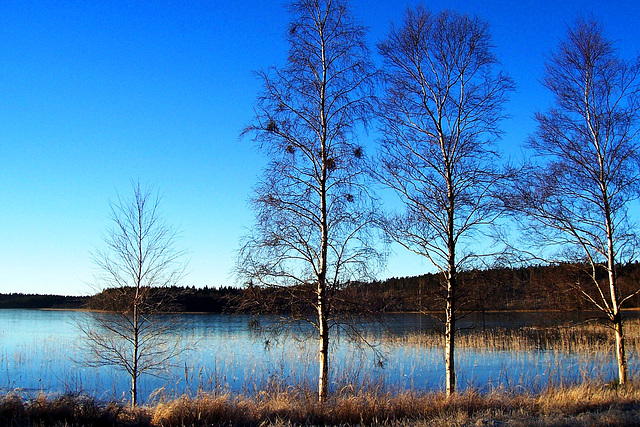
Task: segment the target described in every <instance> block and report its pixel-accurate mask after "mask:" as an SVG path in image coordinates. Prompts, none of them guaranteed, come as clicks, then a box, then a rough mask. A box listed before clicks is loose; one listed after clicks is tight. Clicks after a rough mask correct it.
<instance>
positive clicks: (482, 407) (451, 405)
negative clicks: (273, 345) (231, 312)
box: [0, 384, 640, 427]
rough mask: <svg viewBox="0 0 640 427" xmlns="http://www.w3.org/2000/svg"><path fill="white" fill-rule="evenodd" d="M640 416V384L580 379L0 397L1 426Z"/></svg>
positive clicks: (610, 422) (561, 421)
mask: <svg viewBox="0 0 640 427" xmlns="http://www.w3.org/2000/svg"><path fill="white" fill-rule="evenodd" d="M638 420H640V386H639V385H638V384H631V385H629V386H625V387H611V386H607V385H596V384H582V385H579V386H575V387H570V388H552V389H548V390H546V391H544V392H543V393H541V394H538V395H534V394H526V393H519V394H516V393H510V392H507V391H503V390H502V391H501V390H495V391H493V392H491V393H489V394H480V393H478V392H477V391H474V390H471V391H466V392H464V393H461V394H459V395H456V396H454V397H452V398H449V399H447V398H446V397H445V396H444V395H443V394H441V393H418V392H398V393H377V392H375V391H358V392H355V393H354V392H353V391H352V390H348V391H344V392H339V393H336V394H335V395H333V396H332V397H331V399H330V401H329V402H328V403H327V404H326V405H320V404H318V403H317V402H316V401H315V399H314V395H313V393H308V392H305V391H302V390H296V389H290V390H281V391H277V392H273V393H258V394H257V395H254V396H246V395H234V394H230V393H221V394H201V395H199V396H195V397H188V396H183V397H181V398H179V399H176V400H173V401H169V402H165V403H159V404H157V405H155V406H152V407H144V408H141V409H138V410H135V411H132V410H131V409H129V408H127V407H124V406H122V405H117V404H113V403H112V404H105V405H101V404H98V403H96V402H95V401H93V400H91V399H87V398H84V397H81V396H60V397H53V398H46V397H44V396H38V397H37V398H36V399H34V400H32V401H23V400H22V399H21V398H20V397H18V396H16V395H13V394H9V395H7V396H5V397H4V399H1V400H0V425H3V426H70V427H72V426H89V425H93V426H145V427H146V426H158V427H160V426H162V427H170V426H180V427H183V426H297V425H322V426H328V425H331V426H351V425H354V426H355V425H358V426H397V427H405V426H472V425H482V426H497V425H509V426H559V425H569V426H581V425H594V426H599V425H602V426H605V425H606V426H627V425H628V426H631V425H638Z"/></svg>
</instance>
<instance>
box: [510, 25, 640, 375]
mask: <svg viewBox="0 0 640 427" xmlns="http://www.w3.org/2000/svg"><path fill="white" fill-rule="evenodd" d="M639 77H640V58H637V59H635V60H634V61H632V62H627V61H624V60H622V59H620V58H618V57H617V56H616V50H615V47H614V44H613V43H612V42H611V41H609V40H607V39H606V38H605V37H604V35H603V31H602V28H601V27H600V25H599V24H598V23H596V22H593V21H583V20H579V21H578V22H577V23H576V25H575V26H574V27H572V28H571V29H569V31H568V33H567V37H566V39H565V40H564V41H563V42H562V43H561V44H560V46H559V48H558V49H557V51H555V52H554V53H553V54H552V55H551V57H550V60H549V62H548V63H547V66H546V72H545V77H544V80H543V83H544V85H545V86H546V87H547V88H548V89H549V90H550V91H551V92H552V93H553V95H554V96H555V106H554V108H552V109H550V110H549V111H548V112H547V113H538V114H537V115H536V119H537V121H538V128H537V131H536V133H535V134H534V135H533V136H531V138H530V139H529V144H528V145H529V148H531V149H532V150H533V152H534V154H535V155H536V156H537V157H536V158H537V160H538V164H532V165H530V167H529V169H528V171H527V173H523V174H522V176H521V177H519V179H518V180H517V181H516V183H515V185H514V191H513V193H512V194H510V196H511V197H510V200H509V201H508V204H509V206H510V208H511V209H513V210H514V211H516V212H519V213H522V214H524V215H525V216H524V217H523V218H521V221H522V224H523V226H524V230H525V232H526V233H527V236H528V237H529V238H530V242H538V243H540V245H541V246H543V247H544V249H545V250H544V252H546V253H547V255H549V252H550V251H549V248H551V249H555V250H557V249H561V251H562V252H561V253H560V255H561V256H564V257H565V258H566V256H567V255H569V257H570V258H572V259H570V261H573V262H575V261H579V262H580V261H581V262H584V265H585V266H586V269H585V270H586V273H587V274H588V275H589V277H590V278H591V280H590V281H589V282H588V283H577V284H576V287H577V288H578V289H579V290H580V292H581V293H582V295H583V296H584V298H585V299H586V300H587V301H589V302H590V303H591V304H592V305H593V306H594V307H595V308H597V309H598V310H600V311H602V312H603V313H604V314H605V315H606V316H607V317H608V318H609V320H610V321H611V322H612V323H613V326H612V327H613V329H614V330H615V331H616V338H617V341H618V346H617V356H618V364H619V381H620V382H621V383H624V382H625V380H626V359H625V355H624V335H623V333H622V317H621V311H620V310H621V306H622V303H623V302H625V301H627V300H628V299H629V298H631V297H632V296H633V295H635V294H637V292H638V290H637V289H633V290H631V291H630V292H629V293H628V294H626V295H624V294H621V289H620V287H619V286H618V283H617V282H618V279H617V272H616V268H617V266H618V265H620V264H624V263H627V262H630V261H633V257H634V256H636V251H637V247H638V239H637V236H636V230H635V228H634V226H633V225H632V224H631V223H630V222H629V218H628V208H629V204H630V203H631V202H632V201H633V200H636V199H637V198H638V196H639V194H638V188H639V184H640V146H639V145H638V143H637V136H638V131H639V130H640V128H639V127H638V119H639V118H640V115H639V114H640V108H639V106H638V104H637V98H638V95H639V94H640V85H639V83H640V80H639ZM531 238H533V239H531ZM602 271H605V272H606V280H603V279H602V277H601V276H602V275H601V274H600V273H601V272H602Z"/></svg>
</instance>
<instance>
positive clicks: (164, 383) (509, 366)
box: [0, 309, 638, 402]
mask: <svg viewBox="0 0 640 427" xmlns="http://www.w3.org/2000/svg"><path fill="white" fill-rule="evenodd" d="M84 316H88V314H87V313H84V312H70V311H40V310H18V309H16V310H13V309H4V310H0V343H1V344H0V389H1V391H2V392H8V391H18V392H20V393H22V394H23V395H25V396H27V397H29V396H35V395H37V394H38V393H41V392H44V393H65V392H69V393H86V394H89V395H92V396H95V397H97V398H99V399H105V400H111V399H117V400H119V399H122V400H127V399H128V391H129V378H128V377H127V376H126V375H125V374H124V373H122V372H120V371H117V370H115V369H113V368H108V367H101V368H90V367H87V366H85V364H84V363H83V362H82V360H83V350H82V346H81V344H82V337H81V335H80V332H79V331H78V329H77V327H76V326H75V323H74V319H82V318H83V317H84ZM176 316H179V323H180V324H181V325H182V326H183V330H182V332H181V342H182V343H183V344H184V345H185V348H186V350H185V352H184V353H182V354H181V356H180V358H179V359H177V360H176V363H175V366H173V367H172V368H171V369H169V370H168V372H167V373H166V374H165V375H163V376H162V377H161V378H156V377H150V376H143V377H142V378H141V380H140V384H139V389H140V397H141V401H143V402H144V401H149V400H153V399H159V398H164V397H169V398H170V397H176V396H180V395H182V394H185V393H188V394H196V393H197V392H198V391H199V390H202V391H212V390H229V391H236V392H243V393H254V392H258V391H260V390H263V389H266V388H268V387H274V386H288V385H294V384H307V385H309V386H310V387H314V386H315V381H316V378H317V363H316V360H315V355H316V341H315V340H305V339H303V338H304V337H303V336H301V335H298V336H293V337H289V338H288V339H286V340H273V339H272V340H270V341H269V344H268V345H265V339H264V338H260V337H258V336H256V334H255V333H254V332H253V331H252V329H251V328H250V327H249V325H250V322H251V320H252V318H251V317H250V316H243V315H219V314H180V315H176ZM545 316H547V317H548V314H547V315H545V314H544V313H529V314H526V315H518V316H506V315H488V316H485V317H484V318H480V317H479V316H476V318H473V319H470V320H467V325H466V326H474V325H475V326H476V327H478V325H481V324H483V325H485V326H487V327H491V326H496V325H498V326H504V325H512V326H513V327H521V326H527V325H531V324H534V323H536V324H539V323H543V322H544V321H545V319H546V318H547V317H545ZM384 320H385V322H384V326H380V325H372V324H371V325H369V336H370V337H372V339H373V341H374V342H375V343H376V345H377V346H376V350H377V351H378V352H379V354H381V355H382V356H384V358H383V362H384V363H382V364H381V363H378V362H379V361H380V360H379V359H378V358H377V357H376V354H374V352H373V351H372V350H371V349H369V348H362V347H361V346H358V345H357V344H355V343H354V342H352V341H351V340H348V339H346V337H344V336H335V337H334V338H335V339H334V340H333V346H332V348H331V365H330V369H331V389H332V390H336V389H340V388H342V387H360V386H362V385H363V384H366V385H369V386H377V387H382V388H383V389H389V390H395V389H418V390H434V391H438V390H442V389H443V384H444V352H443V350H442V349H441V348H433V347H425V346H423V345H420V344H417V343H416V344H412V343H411V342H410V341H409V342H401V341H395V340H384V339H382V340H381V339H379V338H380V336H382V335H383V334H387V335H388V334H391V335H394V334H395V335H402V334H405V333H408V332H415V331H420V330H428V329H430V328H433V327H435V324H434V322H433V321H432V320H431V319H429V318H428V317H425V316H422V315H419V314H396V315H388V316H386V317H385V318H384ZM271 321H272V318H270V317H268V316H264V317H262V318H260V322H262V323H263V324H266V325H268V324H269V322H271ZM461 326H465V325H464V324H462V325H461ZM637 364H638V358H637V354H635V353H634V352H633V351H629V368H630V369H629V370H630V373H633V372H634V371H636V367H637ZM456 366H457V375H458V377H457V379H458V387H459V389H465V388H468V387H475V388H478V389H479V390H481V391H486V390H491V389H492V388H494V387H508V388H518V387H521V388H524V389H541V388H543V387H545V386H546V385H548V384H549V383H571V382H578V381H581V380H584V379H585V378H592V379H598V380H604V381H609V380H612V379H613V378H614V376H613V374H614V373H615V372H616V371H615V359H614V356H613V353H612V352H593V353H592V354H589V355H587V356H585V355H583V354H577V353H572V352H563V351H558V350H553V349H540V350H526V351H497V350H490V349H483V348H460V349H458V351H457V358H456Z"/></svg>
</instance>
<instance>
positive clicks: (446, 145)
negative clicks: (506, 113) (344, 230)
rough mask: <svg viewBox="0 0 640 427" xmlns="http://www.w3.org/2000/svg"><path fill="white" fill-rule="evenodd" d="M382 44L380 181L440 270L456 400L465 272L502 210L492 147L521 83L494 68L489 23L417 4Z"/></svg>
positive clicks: (450, 385)
mask: <svg viewBox="0 0 640 427" xmlns="http://www.w3.org/2000/svg"><path fill="white" fill-rule="evenodd" d="M378 47H379V50H380V53H381V54H382V56H383V58H384V61H385V70H386V82H387V89H386V96H385V97H384V99H383V100H382V102H381V110H380V117H381V119H382V121H383V127H382V131H383V135H384V136H383V141H382V153H381V163H382V170H381V173H380V175H379V177H380V179H381V181H382V183H383V184H385V185H386V186H388V187H390V188H392V189H393V190H395V192H396V193H397V194H398V195H399V196H400V198H401V199H402V201H403V202H404V205H405V207H406V212H405V213H401V214H395V215H392V216H390V218H389V219H388V221H387V222H386V231H387V232H388V233H389V235H390V236H391V238H392V239H393V240H394V241H396V242H398V243H399V244H401V245H402V246H404V247H405V248H407V249H409V250H411V251H413V252H415V253H417V254H419V255H422V256H424V257H426V258H427V259H428V260H429V261H430V262H431V263H433V265H434V266H435V267H436V268H437V269H438V271H439V272H440V273H441V277H442V286H443V297H444V300H445V310H444V311H445V313H444V319H443V320H444V325H445V348H446V350H445V365H446V392H447V395H451V394H452V393H454V392H455V386H456V381H455V358H454V350H455V333H456V319H457V316H458V313H457V310H458V307H457V302H458V300H459V291H460V289H459V288H460V286H459V285H460V283H459V278H458V273H459V272H460V271H461V270H463V269H465V268H468V267H469V265H470V263H471V262H472V261H473V260H474V259H475V260H477V259H478V255H479V253H474V252H473V251H474V250H476V251H477V249H478V248H477V246H478V238H479V236H480V233H481V232H482V230H483V228H484V227H485V226H487V225H489V224H491V223H492V222H493V221H494V219H495V218H496V216H497V215H498V214H499V213H500V208H499V203H497V199H496V198H495V197H494V196H495V194H494V192H495V187H496V184H497V183H498V182H499V181H500V179H501V178H502V177H503V175H502V173H501V172H500V170H498V167H497V165H496V162H497V161H498V154H497V153H496V152H495V151H494V148H493V145H492V142H493V141H494V139H495V138H496V137H497V136H498V135H499V129H498V127H497V125H498V122H499V120H500V119H501V118H502V117H503V104H504V102H505V101H506V94H507V93H508V92H509V91H511V90H512V89H513V82H512V80H511V79H510V78H509V77H508V76H507V75H506V74H505V73H503V72H498V71H495V69H496V68H497V65H498V63H497V60H496V58H495V56H494V54H493V52H492V50H493V46H492V44H491V36H490V33H489V28H488V25H487V24H486V23H485V22H483V21H481V20H480V19H478V18H475V17H470V16H466V15H460V14H458V13H455V12H449V11H444V12H441V13H438V14H433V13H431V12H429V11H428V10H426V9H424V8H422V7H417V8H415V9H413V10H408V11H407V12H406V14H405V16H404V22H403V24H402V26H401V27H400V28H396V27H392V29H391V31H390V34H389V36H388V38H387V40H385V41H384V42H382V43H380V44H379V46H378ZM485 255H486V253H485Z"/></svg>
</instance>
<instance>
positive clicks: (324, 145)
mask: <svg viewBox="0 0 640 427" xmlns="http://www.w3.org/2000/svg"><path fill="white" fill-rule="evenodd" d="M289 12H290V13H291V15H292V17H293V19H292V21H291V23H290V25H289V28H288V35H287V41H288V43H289V46H290V47H289V56H288V61H287V64H286V66H285V67H283V68H272V69H269V70H268V71H260V72H259V73H258V76H259V78H260V79H261V80H262V82H263V84H264V90H263V92H262V93H261V94H260V95H259V98H258V102H257V109H256V110H257V114H256V118H255V120H254V122H253V123H252V124H251V125H250V126H248V127H247V129H246V131H245V132H246V133H250V134H252V135H254V136H255V140H256V141H257V142H258V143H259V146H260V147H261V148H262V149H263V151H264V152H265V153H266V154H267V155H268V156H269V158H270V163H269V165H268V166H267V168H266V170H265V172H264V177H263V179H262V181H261V182H260V183H259V185H258V186H257V188H256V192H255V197H254V198H253V200H252V205H253V208H254V209H255V211H256V225H255V227H254V228H253V232H252V233H251V234H250V235H248V236H246V238H245V240H244V242H243V246H242V248H241V250H240V253H239V257H238V272H239V274H240V275H241V276H242V278H243V280H245V282H246V283H251V284H252V285H254V286H263V287H269V288H279V289H282V290H285V291H286V295H288V298H290V299H292V300H294V301H295V304H293V305H295V306H296V307H298V309H296V310H298V311H297V312H298V313H300V314H301V315H302V318H304V319H307V320H309V316H308V314H309V311H311V312H315V317H311V320H310V322H311V323H312V324H313V326H314V327H315V329H316V330H317V337H318V340H319V341H318V345H319V349H318V359H319V375H318V398H319V400H320V401H324V400H326V398H327V386H328V381H329V377H328V375H329V358H328V351H329V330H330V329H331V328H332V327H334V326H336V325H339V322H338V317H337V313H336V312H335V310H334V309H335V304H334V301H335V300H334V298H335V297H336V291H337V290H339V289H340V288H341V287H342V286H344V285H346V284H347V283H349V282H350V281H354V280H361V279H368V278H369V277H370V276H369V271H370V266H371V265H372V264H371V262H372V261H377V260H378V259H379V258H378V257H379V253H378V252H377V251H376V249H375V247H374V242H373V239H372V236H371V232H372V229H373V227H372V226H373V225H374V216H373V205H372V197H371V194H370V193H369V189H368V187H367V186H366V185H365V181H364V180H365V178H366V176H367V175H366V174H365V167H366V164H365V154H364V150H363V148H362V147H361V146H360V145H358V142H357V134H358V131H359V130H361V128H362V125H366V123H367V120H368V118H369V117H370V116H371V114H372V103H371V100H372V94H373V90H374V82H373V78H374V76H375V70H374V68H373V66H372V64H371V62H370V58H369V51H368V49H367V48H366V45H365V29H364V28H363V27H362V26H360V25H359V24H358V23H357V22H355V21H354V18H353V17H352V15H351V14H350V12H349V10H348V8H347V5H346V3H345V2H344V1H342V0H299V1H294V2H292V3H291V4H290V5H289ZM279 294H282V292H280V293H279ZM265 295H268V293H267V294H265ZM305 313H306V314H305Z"/></svg>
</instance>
